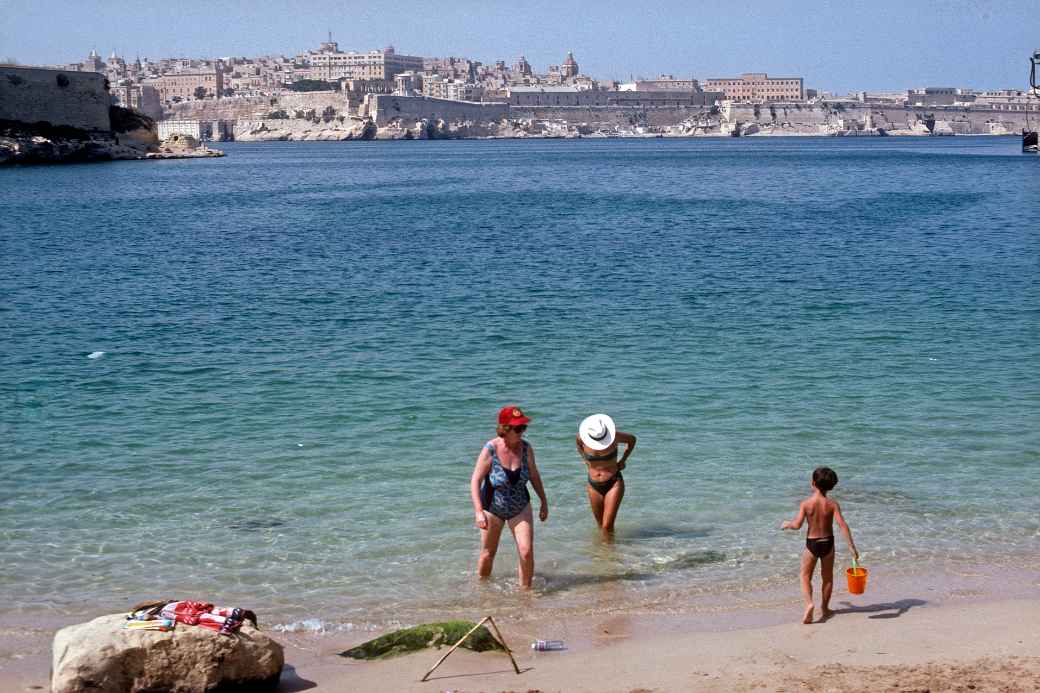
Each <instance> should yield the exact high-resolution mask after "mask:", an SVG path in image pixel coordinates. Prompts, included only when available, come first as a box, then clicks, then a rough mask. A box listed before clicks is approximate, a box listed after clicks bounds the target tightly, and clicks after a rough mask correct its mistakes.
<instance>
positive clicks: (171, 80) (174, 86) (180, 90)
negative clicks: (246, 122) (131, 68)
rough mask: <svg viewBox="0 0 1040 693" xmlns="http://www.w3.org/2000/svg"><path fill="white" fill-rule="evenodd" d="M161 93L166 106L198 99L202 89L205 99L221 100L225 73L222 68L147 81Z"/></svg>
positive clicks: (170, 74)
mask: <svg viewBox="0 0 1040 693" xmlns="http://www.w3.org/2000/svg"><path fill="white" fill-rule="evenodd" d="M147 84H148V85H149V86H152V87H155V89H156V90H158V92H159V100H160V101H162V102H163V103H164V104H170V103H176V102H178V101H194V100H197V99H198V96H197V94H199V93H200V91H199V90H200V88H201V89H202V90H205V96H204V97H203V98H218V99H219V98H220V97H221V96H223V94H224V71H223V70H222V69H221V68H220V67H214V68H210V69H207V70H197V71H186V72H171V73H169V74H165V75H162V76H160V77H154V78H152V79H149V80H148V81H147Z"/></svg>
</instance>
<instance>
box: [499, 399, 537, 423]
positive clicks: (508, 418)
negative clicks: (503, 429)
mask: <svg viewBox="0 0 1040 693" xmlns="http://www.w3.org/2000/svg"><path fill="white" fill-rule="evenodd" d="M530 420H531V419H530V417H528V416H524V413H523V412H522V411H520V407H518V406H516V405H515V404H507V405H506V406H504V407H502V408H501V409H499V410H498V423H499V424H501V425H505V426H521V425H523V424H526V423H527V422H528V421H530Z"/></svg>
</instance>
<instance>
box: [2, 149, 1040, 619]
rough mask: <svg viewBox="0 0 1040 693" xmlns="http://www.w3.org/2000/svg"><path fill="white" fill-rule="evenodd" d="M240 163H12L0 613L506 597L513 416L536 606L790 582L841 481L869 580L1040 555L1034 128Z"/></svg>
mask: <svg viewBox="0 0 1040 693" xmlns="http://www.w3.org/2000/svg"><path fill="white" fill-rule="evenodd" d="M225 148H226V150H227V152H228V156H227V157H226V158H224V159H214V160H198V161H165V162H120V163H110V164H99V165H77V166H64V167H29V168H8V169H5V170H0V339H2V343H0V346H2V349H0V395H2V407H0V475H2V483H0V551H2V554H3V570H0V602H2V603H3V604H4V608H5V609H16V610H20V611H25V612H32V611H33V610H38V609H46V610H50V611H55V612H59V613H74V612H77V611H78V610H83V609H84V608H85V605H90V608H97V606H98V605H105V606H111V607H114V608H123V607H124V606H126V605H127V604H129V603H130V602H132V601H134V600H136V599H137V598H144V597H148V596H153V595H188V596H206V597H213V598H217V599H219V600H220V601H224V602H233V603H242V604H244V605H249V606H254V607H255V608H257V609H258V610H262V611H263V612H264V613H265V614H268V615H269V616H270V617H273V618H275V620H281V621H282V622H288V621H290V620H300V619H312V618H313V619H318V618H320V619H322V622H323V623H346V622H348V621H349V622H376V621H379V620H380V619H385V618H388V617H389V615H391V614H393V615H394V617H395V618H405V619H407V618H408V615H409V614H418V613H420V612H421V611H422V610H423V609H438V608H445V607H451V606H453V605H457V604H460V603H464V602H467V601H471V600H472V598H473V596H474V594H475V593H477V594H478V596H479V595H485V596H487V595H491V596H492V597H493V596H494V595H495V594H498V593H503V592H504V593H509V592H511V591H512V590H513V589H514V587H513V583H514V582H515V577H514V566H515V558H514V555H513V554H514V552H513V550H512V548H511V542H510V540H509V538H508V537H505V538H504V540H503V542H504V543H503V546H502V549H501V550H500V553H499V559H498V565H497V566H496V570H495V578H494V580H493V582H492V583H491V585H490V586H489V587H488V588H486V590H484V589H478V588H477V587H476V586H475V585H474V583H473V581H472V572H473V561H474V558H475V552H476V542H477V533H476V530H475V529H474V528H473V527H472V511H471V508H470V505H469V500H468V495H467V494H468V487H467V483H468V478H469V474H470V471H471V469H472V465H473V460H474V458H475V456H476V454H477V452H478V451H479V449H480V446H481V444H482V443H483V442H484V441H485V440H487V439H489V438H491V437H492V436H493V435H494V415H495V413H496V411H497V409H498V408H499V407H500V406H501V405H503V404H505V403H507V402H517V403H519V404H521V405H522V406H523V407H525V409H527V410H528V412H529V413H530V414H531V416H532V417H533V419H534V420H533V423H532V425H531V427H530V429H529V431H528V434H527V435H528V439H529V440H530V441H531V443H532V445H533V446H534V449H535V451H536V453H537V460H538V465H539V467H540V468H541V470H542V474H543V477H544V478H545V481H546V486H547V490H548V493H549V498H550V506H551V507H550V518H549V521H548V523H546V524H544V525H539V526H538V527H537V529H536V532H537V534H536V560H537V575H538V577H537V578H536V584H535V587H536V589H535V595H534V602H533V604H535V605H537V606H543V607H545V608H551V609H566V608H574V609H580V608H583V605H585V606H590V608H591V607H594V606H595V605H596V604H597V603H598V601H597V600H599V599H601V598H605V597H603V594H604V590H608V591H609V594H610V595H611V596H610V597H609V598H610V599H611V600H613V601H614V602H616V601H617V597H618V595H619V594H620V595H622V596H623V597H624V599H623V601H624V602H625V603H629V604H634V605H639V604H652V603H654V602H655V600H663V599H667V600H668V601H669V603H672V604H676V603H679V604H681V603H682V599H683V595H688V594H693V593H704V592H706V591H707V592H710V591H712V590H721V591H726V590H730V591H732V590H734V589H745V588H747V589H757V588H766V587H769V586H771V585H775V584H779V582H778V581H781V580H787V579H788V574H789V573H790V570H791V566H792V565H793V562H795V561H797V556H798V553H799V551H800V550H801V549H800V543H799V542H800V540H799V539H798V538H797V537H796V536H795V535H794V534H787V535H782V534H780V533H779V532H778V531H777V530H776V527H777V526H778V525H779V522H780V520H781V519H783V518H784V517H786V516H789V515H791V514H793V511H794V508H795V505H796V502H797V500H798V499H799V497H800V496H801V495H803V494H805V493H806V492H807V491H808V478H809V474H810V472H811V470H812V469H813V468H814V467H815V466H817V465H821V464H829V465H831V466H833V467H834V468H835V469H836V470H837V471H838V474H839V476H840V478H841V481H840V483H839V485H838V488H837V490H836V491H835V497H836V498H838V499H839V501H840V502H841V503H842V504H843V507H844V509H845V513H846V516H847V517H848V519H849V521H850V523H851V525H852V528H853V530H854V532H855V533H856V537H857V543H858V544H859V547H860V550H861V551H862V552H863V554H864V559H865V561H867V562H869V563H870V564H871V565H873V566H879V567H880V566H886V567H887V569H888V570H889V571H895V572H899V571H911V570H945V569H950V568H951V567H957V566H961V565H972V564H975V563H983V562H989V563H995V564H997V565H1008V566H1014V565H1028V564H1030V563H1032V564H1034V565H1035V561H1036V558H1037V557H1038V556H1040V522H1038V520H1037V512H1036V511H1037V508H1038V505H1037V496H1038V492H1040V474H1038V473H1037V465H1038V463H1040V434H1038V431H1040V413H1038V412H1040V224H1038V222H1037V219H1038V212H1040V159H1038V158H1037V157H1035V156H1034V157H1029V156H1026V155H1022V154H1020V153H1019V145H1018V142H1017V140H1016V139H1013V138H961V137H954V138H944V139H897V138H891V139H889V138H883V139H815V138H797V139H769V138H761V139H741V140H632V141H625V140H600V141H592V140H582V141H483V142H478V141H466V142H388V143H270V144H255V145H248V144H239V145H235V144H229V145H226V147H225ZM98 352H103V353H100V354H99V353H98ZM91 356H93V358H91ZM596 411H606V412H608V413H610V414H612V415H613V416H614V417H615V419H616V420H617V421H618V425H619V427H621V428H622V429H623V430H627V431H631V432H633V433H635V434H636V435H637V436H638V437H639V444H638V449H637V451H636V453H635V455H634V456H633V458H632V460H631V461H630V463H629V467H628V469H627V470H626V471H625V477H626V480H627V482H628V493H627V496H626V498H625V501H624V505H623V506H622V509H621V513H620V518H619V521H618V528H619V531H618V537H617V541H616V542H615V543H614V544H613V545H607V544H603V543H601V542H599V541H598V540H597V539H596V536H595V532H594V528H593V525H592V521H591V516H590V513H589V510H588V507H587V502H586V500H585V498H584V481H583V480H584V467H583V466H582V464H581V463H580V461H579V460H578V459H577V456H576V455H575V452H574V445H573V437H574V432H575V429H576V426H577V423H578V421H579V420H580V419H581V418H582V417H584V416H585V415H587V414H590V413H593V412H596ZM846 556H847V553H845V549H844V544H843V543H841V542H839V561H844V560H845V559H846ZM488 590H490V591H488ZM528 608H531V604H530V603H529V604H528ZM308 622H309V621H308Z"/></svg>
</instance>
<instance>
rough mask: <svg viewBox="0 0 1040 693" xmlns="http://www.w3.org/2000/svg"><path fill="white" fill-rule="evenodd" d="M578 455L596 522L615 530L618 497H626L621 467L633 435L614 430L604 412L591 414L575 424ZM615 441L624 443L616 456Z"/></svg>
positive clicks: (629, 453) (605, 527)
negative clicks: (583, 467)
mask: <svg viewBox="0 0 1040 693" xmlns="http://www.w3.org/2000/svg"><path fill="white" fill-rule="evenodd" d="M575 443H576V444H577V446H578V454H579V455H581V458H582V459H583V460H585V466H586V467H588V469H589V484H588V487H587V488H586V490H587V491H588V494H589V505H591V506H592V514H593V515H594V516H595V517H596V524H598V525H599V526H600V529H602V530H603V531H604V532H606V533H608V534H610V533H613V531H614V519H615V518H616V517H617V511H618V508H619V507H620V506H621V499H622V498H624V497H625V480H624V479H623V478H622V477H621V470H622V469H624V468H625V461H626V460H628V456H629V455H631V454H632V451H633V450H635V448H636V437H635V436H634V435H632V434H631V433H625V432H623V431H619V430H617V428H616V427H615V426H614V420H613V419H612V418H610V417H609V416H607V415H606V414H593V415H592V416H590V417H588V418H586V419H585V420H584V421H582V422H581V424H580V425H579V426H578V437H577V438H576V439H575ZM618 443H624V444H625V453H624V454H623V455H622V456H621V459H620V460H619V459H618Z"/></svg>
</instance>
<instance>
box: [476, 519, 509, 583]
mask: <svg viewBox="0 0 1040 693" xmlns="http://www.w3.org/2000/svg"><path fill="white" fill-rule="evenodd" d="M484 517H486V518H487V529H482V530H480V557H479V558H478V559H477V575H479V576H480V579H481V580H484V579H486V578H487V577H488V576H490V575H491V568H492V567H493V566H494V565H495V553H496V552H497V551H498V540H499V538H501V536H502V527H503V525H504V524H505V523H504V522H503V521H502V519H501V518H499V517H498V516H496V515H492V514H491V513H489V512H488V511H487V510H485V511H484Z"/></svg>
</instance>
